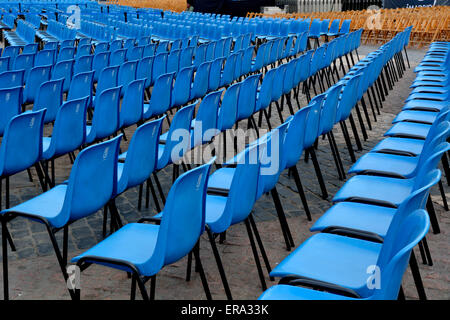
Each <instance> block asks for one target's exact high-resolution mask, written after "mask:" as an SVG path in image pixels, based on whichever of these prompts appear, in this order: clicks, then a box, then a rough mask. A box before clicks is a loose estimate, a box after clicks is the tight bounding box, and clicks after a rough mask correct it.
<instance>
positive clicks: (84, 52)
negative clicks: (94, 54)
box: [75, 44, 92, 59]
mask: <svg viewBox="0 0 450 320" xmlns="http://www.w3.org/2000/svg"><path fill="white" fill-rule="evenodd" d="M91 49H92V46H91V44H84V45H83V44H82V45H80V44H78V46H77V55H76V57H75V59H78V58H80V57H82V56H89V55H90V54H91Z"/></svg>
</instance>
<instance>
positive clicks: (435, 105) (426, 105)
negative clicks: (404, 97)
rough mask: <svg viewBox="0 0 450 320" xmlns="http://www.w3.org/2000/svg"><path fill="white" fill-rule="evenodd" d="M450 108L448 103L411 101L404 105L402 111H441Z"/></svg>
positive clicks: (449, 102)
mask: <svg viewBox="0 0 450 320" xmlns="http://www.w3.org/2000/svg"><path fill="white" fill-rule="evenodd" d="M448 106H450V101H432V100H419V99H417V100H411V101H408V102H406V103H405V105H404V106H403V109H402V110H411V109H419V110H430V111H436V112H438V111H441V110H442V109H443V108H445V107H448Z"/></svg>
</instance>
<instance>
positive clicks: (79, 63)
mask: <svg viewBox="0 0 450 320" xmlns="http://www.w3.org/2000/svg"><path fill="white" fill-rule="evenodd" d="M93 60H94V56H92V55H89V56H81V57H78V58H77V59H75V64H74V65H73V74H74V75H75V74H78V73H81V72H88V71H92V61H93Z"/></svg>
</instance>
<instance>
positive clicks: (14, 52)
mask: <svg viewBox="0 0 450 320" xmlns="http://www.w3.org/2000/svg"><path fill="white" fill-rule="evenodd" d="M21 48H22V47H20V46H7V47H5V48H4V50H3V53H2V57H9V58H10V59H9V69H11V68H12V66H13V63H14V60H15V59H16V57H17V56H18V55H19V53H20V50H21Z"/></svg>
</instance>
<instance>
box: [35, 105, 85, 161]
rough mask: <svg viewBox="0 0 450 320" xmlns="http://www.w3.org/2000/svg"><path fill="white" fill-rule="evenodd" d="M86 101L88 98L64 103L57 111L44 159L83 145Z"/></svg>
mask: <svg viewBox="0 0 450 320" xmlns="http://www.w3.org/2000/svg"><path fill="white" fill-rule="evenodd" d="M87 100H88V97H85V98H81V99H76V100H70V101H66V102H64V104H63V105H62V106H61V107H60V108H59V109H58V110H57V114H56V119H55V126H54V127H53V131H52V139H51V142H50V146H49V150H47V151H46V153H44V157H45V158H49V157H50V156H52V157H56V156H60V155H64V154H66V153H68V152H72V151H75V150H76V149H78V148H79V147H80V146H82V145H83V143H84V140H85V138H86V110H87ZM47 154H48V155H47Z"/></svg>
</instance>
